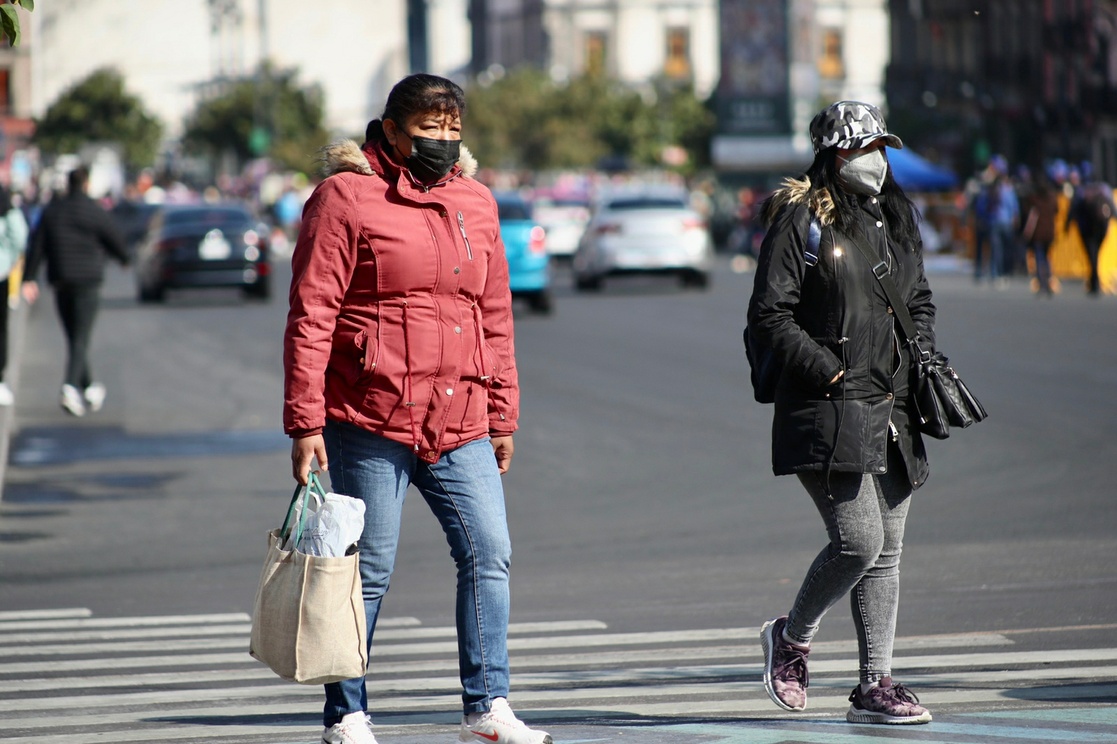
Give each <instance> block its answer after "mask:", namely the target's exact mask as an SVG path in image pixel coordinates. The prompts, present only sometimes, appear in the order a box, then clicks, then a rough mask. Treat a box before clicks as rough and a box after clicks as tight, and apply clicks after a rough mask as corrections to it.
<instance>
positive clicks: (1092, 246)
mask: <svg viewBox="0 0 1117 744" xmlns="http://www.w3.org/2000/svg"><path fill="white" fill-rule="evenodd" d="M1079 179H1081V180H1079ZM1071 184H1072V186H1073V188H1074V195H1073V196H1072V197H1071V201H1070V209H1069V210H1068V211H1067V221H1068V223H1069V222H1071V221H1073V222H1074V223H1075V224H1076V225H1077V226H1078V234H1079V235H1081V236H1082V244H1083V246H1084V247H1085V249H1086V259H1087V260H1088V261H1089V263H1090V269H1089V276H1088V277H1087V279H1086V294H1088V295H1089V296H1091V297H1097V296H1098V294H1099V293H1100V291H1101V277H1100V275H1099V272H1098V257H1099V256H1100V255H1101V246H1102V243H1103V242H1105V235H1106V233H1107V232H1109V221H1110V220H1111V219H1112V218H1113V215H1114V214H1115V212H1117V209H1115V207H1114V203H1113V189H1112V188H1111V187H1110V186H1109V185H1108V184H1106V183H1103V182H1101V181H1099V180H1097V179H1095V178H1093V171H1092V169H1091V167H1090V164H1089V163H1083V164H1082V169H1081V173H1080V176H1079V177H1076V178H1072V180H1071Z"/></svg>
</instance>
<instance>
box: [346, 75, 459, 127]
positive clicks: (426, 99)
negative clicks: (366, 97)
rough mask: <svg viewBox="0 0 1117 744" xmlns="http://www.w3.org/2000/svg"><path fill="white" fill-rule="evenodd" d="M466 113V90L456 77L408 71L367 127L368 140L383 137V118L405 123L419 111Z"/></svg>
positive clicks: (454, 114)
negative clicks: (380, 112) (449, 77)
mask: <svg viewBox="0 0 1117 744" xmlns="http://www.w3.org/2000/svg"><path fill="white" fill-rule="evenodd" d="M432 112H433V113H438V114H450V115H451V116H464V115H465V91H463V90H462V89H461V86H460V85H458V84H457V83H455V82H454V81H453V80H447V79H446V78H444V77H439V76H438V75H429V74H427V73H425V72H419V73H416V74H414V75H408V76H407V77H405V78H404V79H403V80H400V81H399V82H398V83H396V84H395V85H394V86H393V87H392V92H391V93H389V94H388V101H387V103H386V104H384V113H382V114H381V115H380V118H379V119H373V120H372V121H370V122H369V123H368V126H367V127H365V141H366V142H380V141H382V140H383V139H384V120H385V119H391V120H392V121H394V122H395V123H396V125H397V126H399V127H403V126H404V125H405V124H406V123H407V121H408V120H409V119H410V118H411V117H413V116H415V115H416V114H427V113H432Z"/></svg>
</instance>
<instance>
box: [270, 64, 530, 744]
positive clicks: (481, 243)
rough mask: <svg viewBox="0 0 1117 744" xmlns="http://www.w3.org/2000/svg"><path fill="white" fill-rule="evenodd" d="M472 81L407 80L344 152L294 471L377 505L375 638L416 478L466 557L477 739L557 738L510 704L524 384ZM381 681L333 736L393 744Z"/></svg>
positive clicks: (303, 378) (336, 703) (370, 513)
mask: <svg viewBox="0 0 1117 744" xmlns="http://www.w3.org/2000/svg"><path fill="white" fill-rule="evenodd" d="M464 110H465V98H464V94H463V92H462V89H461V88H460V87H458V86H457V85H456V84H455V83H453V82H451V81H449V80H446V79H444V78H441V77H437V76H434V75H425V74H417V75H411V76H409V77H406V78H404V79H403V80H401V81H400V82H399V83H397V84H396V86H395V87H394V88H393V89H392V91H391V92H390V94H389V96H388V101H387V105H386V107H385V110H384V113H383V115H382V118H380V119H375V120H373V121H371V122H370V123H369V125H368V128H367V131H366V133H365V143H364V144H363V145H360V146H358V145H357V144H356V143H355V142H352V141H346V142H342V143H339V144H335V145H333V146H331V147H329V148H327V150H326V152H325V163H326V170H327V172H328V177H327V178H326V179H325V180H324V181H323V182H322V183H321V184H320V185H319V186H318V187H317V188H316V189H315V191H314V193H313V194H312V195H311V197H310V199H309V201H308V202H307V205H306V208H305V210H304V213H303V221H302V224H301V227H300V230H299V236H298V240H297V242H296V245H295V250H294V254H293V256H292V261H291V263H292V273H293V276H292V281H291V293H290V301H291V306H290V311H289V314H288V317H287V331H286V335H285V337H284V371H285V380H286V382H285V404H284V429H285V430H286V432H287V433H288V434H289V435H290V436H291V437H292V438H293V440H294V441H293V444H292V451H291V457H292V461H293V468H294V476H295V479H296V480H297V481H298V482H299V483H305V482H306V480H307V475H308V473H309V470H310V467H311V463H312V461H313V460H315V459H316V460H317V462H318V465H319V467H321V468H322V469H323V470H325V469H326V468H327V464H328V466H329V472H330V479H331V484H332V487H333V490H334V491H336V492H338V493H344V494H348V495H349V496H352V497H354V498H360V499H362V500H363V501H364V502H365V505H366V511H365V515H366V526H365V531H364V535H363V536H362V537H361V540H360V542H359V543H358V547H359V549H360V554H361V579H362V585H363V588H364V598H365V610H366V613H367V619H368V642H369V646H370V648H371V645H372V638H373V631H374V630H375V628H376V618H377V616H378V614H379V612H380V603H381V600H382V598H383V596H384V593H385V592H386V591H387V590H388V584H389V581H390V579H391V575H392V569H393V566H394V562H395V555H396V546H397V544H398V542H399V534H400V516H401V510H402V507H403V501H404V494H405V493H406V491H407V489H408V486H409V485H412V484H413V485H415V486H416V488H418V490H419V492H420V493H421V494H422V496H423V498H424V499H426V501H427V504H428V506H430V508H431V510H432V511H433V512H434V513H435V515H436V516H437V518H438V520H439V522H440V523H441V525H442V528H443V530H444V531H445V533H446V537H447V540H448V542H449V543H450V553H451V556H452V557H453V559H454V561H455V563H456V564H457V572H458V573H457V631H458V664H459V670H460V678H461V683H462V687H463V694H462V704H463V710H464V714H463V717H462V719H461V727H460V731H459V736H460V739H461V741H465V742H469V741H478V742H500V744H550V742H551V737H550V736H549V735H548V734H546V733H544V732H542V731H536V730H533V729H530V728H528V727H527V726H526V725H525V724H524V723H523V722H522V721H520V720H519V719H518V718H516V716H515V715H514V714H513V713H512V709H511V708H510V707H509V705H508V700H507V698H508V687H509V663H508V641H507V633H508V616H509V595H508V577H509V561H510V554H511V553H510V551H511V546H510V542H509V536H508V525H507V519H506V516H505V506H504V492H503V489H502V485H501V479H500V475H501V473H504V472H506V471H507V470H508V467H509V465H510V464H511V461H512V451H513V445H512V434H513V432H514V431H515V430H516V428H517V419H518V413H519V383H518V376H517V372H516V360H515V355H514V344H513V332H512V306H511V295H510V292H509V284H508V262H507V260H506V258H505V253H504V245H503V243H502V242H501V239H500V225H499V222H498V220H497V208H496V202H495V201H494V200H493V197H492V194H491V193H490V192H489V190H488V189H487V188H486V187H484V186H482V185H481V184H480V183H478V182H477V181H475V180H474V179H473V177H472V176H473V174H474V172H475V171H476V168H477V164H476V161H474V159H473V157H472V156H471V155H470V154H469V153H468V151H467V150H465V148H463V147H462V146H461V130H462V122H461V117H462V114H463V113H464ZM367 702H368V701H367V693H366V689H365V679H364V677H363V676H362V677H358V678H356V679H351V680H346V681H343V682H339V683H336V684H329V685H326V706H325V711H324V724H325V731H324V733H323V735H322V741H323V742H324V743H325V744H341V743H342V742H346V743H347V744H375V741H376V738H375V737H374V736H373V734H372V730H371V728H370V725H371V721H370V719H369V718H368V716H367V713H366V709H367Z"/></svg>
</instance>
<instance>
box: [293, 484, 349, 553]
mask: <svg viewBox="0 0 1117 744" xmlns="http://www.w3.org/2000/svg"><path fill="white" fill-rule="evenodd" d="M309 496H310V498H307V499H305V500H304V501H302V502H301V503H299V504H297V505H296V507H295V512H294V514H292V515H291V518H292V519H293V520H294V524H298V523H299V520H300V519H301V518H302V515H301V514H300V512H301V510H302V508H303V506H304V504H305V508H306V510H307V511H306V520H305V521H304V522H303V528H302V533H301V535H300V536H299V538H298V544H297V545H295V544H294V543H295V534H296V532H297V530H294V529H293V530H291V534H290V535H289V536H288V538H287V542H286V543H285V544H284V546H283V549H284V550H292V549H294V550H297V551H298V552H300V553H305V554H306V555H314V556H322V557H326V558H336V557H339V556H343V555H347V554H348V553H349V549H350V548H351V547H352V546H353V544H354V543H356V542H357V540H359V539H360V537H361V533H362V532H364V529H365V502H364V501H362V500H360V499H355V498H353V497H351V496H345V495H343V494H340V493H332V492H331V493H327V494H321V493H318V492H317V491H316V490H315V489H313V488H311V489H310V494H309Z"/></svg>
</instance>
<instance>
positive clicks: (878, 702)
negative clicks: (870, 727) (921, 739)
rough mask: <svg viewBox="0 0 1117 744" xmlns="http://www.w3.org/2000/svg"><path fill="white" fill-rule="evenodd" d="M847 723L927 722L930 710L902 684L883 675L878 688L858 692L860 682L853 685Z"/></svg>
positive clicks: (929, 720) (929, 718)
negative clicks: (895, 683)
mask: <svg viewBox="0 0 1117 744" xmlns="http://www.w3.org/2000/svg"><path fill="white" fill-rule="evenodd" d="M849 702H850V706H849V712H848V713H846V720H847V721H849V722H850V723H888V724H904V723H930V722H931V712H930V711H929V710H927V709H926V708H924V707H923V706H922V705H920V704H919V698H917V697H916V696H915V694H914V693H912V692H909V691H908V689H907V688H906V687H904V686H903V685H899V684H897V685H894V684H892V678H891V677H885V678H884V679H882V680H881V681H880V684H879V685H878V686H877V687H874V688H873V689H871V690H869V691H868V692H865V693H862V692H861V685H858V686H857V687H854V688H853V693H852V694H851V695H850V696H849Z"/></svg>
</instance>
